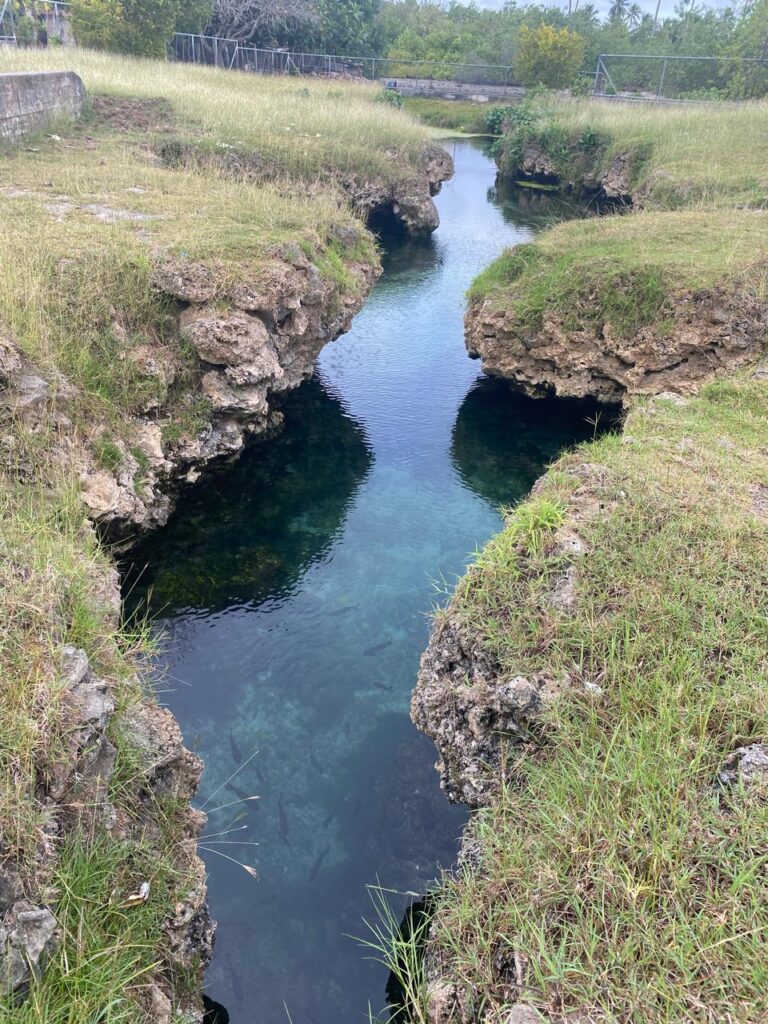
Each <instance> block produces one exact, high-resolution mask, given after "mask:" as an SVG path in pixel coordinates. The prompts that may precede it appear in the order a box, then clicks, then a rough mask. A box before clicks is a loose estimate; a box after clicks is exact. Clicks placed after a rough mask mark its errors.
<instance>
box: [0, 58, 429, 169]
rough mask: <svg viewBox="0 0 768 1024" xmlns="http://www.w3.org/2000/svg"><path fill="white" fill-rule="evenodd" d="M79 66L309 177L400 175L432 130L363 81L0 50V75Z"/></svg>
mask: <svg viewBox="0 0 768 1024" xmlns="http://www.w3.org/2000/svg"><path fill="white" fill-rule="evenodd" d="M35 69H39V70H56V69H64V70H71V71H76V72H77V73H78V74H79V75H80V77H81V78H82V79H83V81H84V82H85V85H86V88H87V89H88V91H89V92H90V93H92V94H102V95H110V96H120V97H128V96H130V97H141V98H144V99H152V98H157V97H162V98H163V99H164V100H165V101H167V102H168V103H169V104H170V106H171V108H172V110H173V113H174V115H175V117H176V119H177V121H178V123H179V128H178V130H179V132H180V134H182V135H183V137H184V138H185V139H186V140H189V141H190V142H194V143H195V144H197V145H199V146H201V147H208V148H213V149H218V150H220V151H221V150H224V151H225V152H227V151H230V150H234V151H235V152H245V153H254V152H255V153H258V154H259V155H260V156H261V157H262V158H263V159H264V160H267V161H274V162H275V163H276V164H277V166H278V169H279V170H280V171H281V172H283V173H288V174H290V175H294V176H298V177H300V178H302V179H305V180H306V179H314V178H317V177H323V178H324V177H326V176H327V175H329V174H331V175H333V174H340V173H341V174H347V175H352V176H354V177H356V178H359V179H362V180H366V179H371V178H373V177H380V178H381V179H382V180H383V181H395V180H399V178H400V177H402V176H404V175H406V174H408V173H412V164H413V162H414V161H415V160H417V158H418V155H419V152H420V151H421V148H422V147H423V145H424V139H425V133H424V129H423V128H422V127H421V126H420V125H419V124H418V123H417V122H416V121H415V120H413V119H411V118H409V117H408V116H407V115H406V114H404V113H403V112H402V111H400V110H396V109H395V108H394V107H392V106H391V105H389V104H387V103H379V102H377V101H376V97H377V95H378V94H379V92H380V90H379V89H378V87H377V86H375V85H368V84H367V83H363V82H354V83H349V82H332V83H329V82H327V81H325V82H324V81H322V80H313V79H311V78H291V77H289V76H274V77H269V76H256V75H249V74H245V73H242V74H241V73H236V72H231V71H226V70H223V69H221V68H209V67H202V66H197V65H191V64H175V63H167V62H165V61H157V60H139V59H136V58H123V57H119V56H115V55H114V54H108V53H101V52H96V51H88V50H79V49H78V50H63V49H58V50H57V49H49V50H21V49H19V50H15V49H11V48H10V47H5V48H3V50H2V51H0V72H2V71H21V70H35Z"/></svg>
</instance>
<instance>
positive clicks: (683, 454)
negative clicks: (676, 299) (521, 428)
mask: <svg viewBox="0 0 768 1024" xmlns="http://www.w3.org/2000/svg"><path fill="white" fill-rule="evenodd" d="M767 430H768V392H767V391H766V387H765V379H764V377H763V376H762V375H756V376H750V377H740V378H739V379H733V380H729V381H722V382H718V383H716V384H712V385H710V386H709V387H707V388H706V389H705V391H704V392H703V393H702V394H701V395H700V396H699V397H697V398H696V399H693V400H690V401H688V402H685V403H680V404H678V403H676V402H672V401H658V400H657V401H655V402H654V403H653V404H651V405H645V406H640V407H638V408H636V409H635V411H634V412H633V413H632V414H631V417H630V419H629V422H628V423H627V425H626V428H625V435H624V436H620V435H609V436H606V437H604V438H603V439H602V440H600V441H598V442H596V443H594V444H591V445H589V446H588V447H586V448H584V449H582V450H580V451H577V452H575V453H573V454H570V455H567V456H566V457H565V458H563V459H561V460H560V461H559V462H558V463H557V464H556V465H555V466H554V468H553V469H551V470H550V472H549V473H548V474H547V476H546V477H544V478H543V481H542V484H541V485H540V487H539V489H538V490H537V494H536V496H535V497H534V498H532V499H530V500H529V501H528V502H527V503H525V504H524V505H522V506H521V507H520V508H518V509H517V510H516V511H514V512H512V513H511V514H510V516H509V519H508V525H507V528H506V529H505V531H504V532H502V533H501V534H500V535H499V536H498V537H497V538H496V539H495V540H494V541H492V542H491V543H490V544H489V545H488V547H487V548H486V549H485V550H484V551H483V552H482V553H481V555H480V556H479V558H478V561H477V564H476V566H475V567H474V568H472V569H471V570H470V572H469V573H468V575H467V576H466V577H465V579H464V580H463V581H462V582H461V583H460V584H459V587H458V589H457V592H456V595H455V597H454V599H453V603H452V606H451V608H450V610H449V612H448V614H449V615H450V617H451V619H452V621H453V622H454V624H458V625H459V626H460V628H461V629H463V630H466V631H467V632H468V633H469V634H470V635H471V636H472V637H473V638H476V639H477V640H478V641H479V642H480V646H481V648H482V650H483V651H484V652H485V654H486V655H487V657H488V659H489V661H490V663H491V664H497V665H498V674H499V676H500V677H501V678H511V677H513V676H518V675H528V674H530V673H533V672H537V671H546V672H547V673H548V674H549V675H551V676H552V677H554V678H560V677H567V678H568V680H569V681H570V683H571V687H572V690H571V694H570V696H569V695H568V693H566V695H565V696H564V697H563V698H562V699H561V700H560V701H559V702H557V704H556V705H555V706H553V708H552V709H551V711H550V713H549V714H548V715H547V717H546V718H545V721H544V723H543V724H542V731H543V734H544V735H545V736H546V743H544V744H543V745H535V744H532V745H530V746H528V747H527V748H523V750H522V752H521V751H520V748H518V750H517V753H514V752H510V754H509V763H508V772H507V782H506V784H505V785H504V786H503V787H502V791H501V793H500V796H499V798H498V800H497V801H496V802H495V803H494V804H493V806H491V807H489V808H487V809H484V810H482V811H481V812H479V817H478V818H477V820H476V822H475V825H474V829H473V831H475V832H476V834H477V835H478V836H479V837H480V839H481V843H482V856H481V860H480V862H479V864H478V866H477V867H476V869H472V868H467V869H466V870H464V871H462V872H460V873H459V875H458V876H457V877H455V878H453V879H448V880H447V882H446V885H445V889H444V890H443V892H442V894H441V895H440V897H439V898H438V910H437V913H436V916H435V918H434V921H433V934H434V935H435V940H434V950H435V952H436V953H437V955H438V956H439V957H441V958H443V960H444V964H445V965H446V966H444V969H443V973H444V975H445V976H447V977H448V978H449V979H450V980H451V981H454V980H455V981H456V982H457V983H458V984H459V985H460V986H463V987H465V988H466V991H467V993H468V994H469V996H468V999H469V1004H470V1006H471V1007H472V1009H473V1011H474V1012H475V1013H477V1012H478V1011H479V1009H480V1007H483V1008H484V1012H485V1016H484V1017H483V1019H485V1020H497V1019H502V1015H501V1010H502V1007H503V1006H504V1005H508V1004H507V1003H506V1000H507V999H508V998H509V996H508V994H506V995H505V985H508V983H509V982H508V979H507V981H506V982H505V980H504V978H503V977H502V976H501V975H500V974H499V970H498V966H497V965H498V963H499V960H500V959H503V958H504V955H505V954H506V955H507V957H508V958H510V959H511V958H512V954H513V953H514V954H515V955H516V960H515V963H516V964H517V965H518V966H519V968H520V970H521V972H522V977H521V978H518V979H517V983H518V984H519V986H520V988H519V989H517V990H516V991H517V992H518V996H519V998H521V999H523V1000H525V1001H529V1002H531V1003H532V1004H534V1005H535V1006H536V1007H538V1008H539V1009H540V1010H542V1011H544V1012H547V1013H549V1014H551V1017H549V1018H548V1019H552V1020H555V1021H560V1020H563V1021H565V1020H571V1019H572V1018H570V1017H568V1016H567V1014H568V1012H570V1011H577V1010H578V1011H581V1013H582V1014H583V1016H578V1017H574V1018H573V1019H574V1020H576V1019H578V1020H579V1021H584V1022H606V1024H607V1022H617V1021H622V1022H623V1024H684V1022H690V1024H693V1022H697V1024H715V1022H723V1021H733V1022H738V1024H759V1022H762V1021H764V1020H765V1019H766V1012H768V1001H767V998H766V990H767V986H768V966H767V964H766V958H765V937H766V933H767V932H768V909H767V908H768V873H767V872H766V871H765V864H766V857H768V803H767V802H766V800H765V790H764V789H763V790H762V791H757V792H756V793H754V794H752V795H749V794H748V793H747V792H746V791H742V790H741V789H740V788H739V787H737V788H736V789H735V790H734V791H730V792H729V791H724V790H722V789H720V788H718V786H717V784H716V780H717V775H718V772H719V770H720V769H721V767H722V765H723V763H724V761H725V760H726V757H727V756H728V754H729V753H730V752H731V751H732V750H734V749H735V748H736V747H739V746H742V745H745V744H749V743H752V742H755V741H763V742H765V740H766V738H767V737H768V694H767V693H766V688H765V675H766V671H768V620H767V619H766V605H767V602H768V533H767V532H766V503H765V495H766V494H768V458H767V457H766V449H765V437H766V431H767ZM585 464H586V465H585ZM562 524H565V525H569V524H571V525H574V524H575V527H576V530H577V532H578V535H579V537H580V538H581V540H582V541H583V544H584V546H585V550H586V552H587V554H585V555H584V556H582V557H581V558H579V559H577V560H576V561H575V563H574V564H575V566H576V570H575V577H574V601H573V602H572V604H571V605H570V606H569V608H568V609H567V610H566V609H561V610H556V609H555V608H554V607H552V605H550V604H548V602H547V600H546V595H547V593H548V592H550V591H551V590H552V587H553V585H554V583H555V581H556V580H557V579H558V578H560V577H561V576H562V574H563V572H564V571H565V570H566V569H567V567H568V565H569V564H571V562H570V560H569V558H568V556H564V555H563V554H562V552H560V551H558V550H557V549H556V548H555V546H554V544H553V538H554V536H555V531H556V529H557V528H558V527H559V526H560V525H562ZM586 683H588V684H590V685H591V686H592V687H593V688H592V690H588V689H587V688H586V687H585V685H584V684H586ZM595 687H597V688H599V689H595ZM507 993H508V989H507ZM497 1014H498V1016H497ZM471 1019H476V1017H475V1016H472V1017H471Z"/></svg>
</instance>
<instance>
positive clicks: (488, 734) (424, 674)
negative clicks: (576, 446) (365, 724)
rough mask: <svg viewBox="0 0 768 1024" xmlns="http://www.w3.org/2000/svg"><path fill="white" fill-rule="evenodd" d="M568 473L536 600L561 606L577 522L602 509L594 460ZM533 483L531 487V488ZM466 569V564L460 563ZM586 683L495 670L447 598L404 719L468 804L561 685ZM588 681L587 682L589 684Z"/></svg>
mask: <svg viewBox="0 0 768 1024" xmlns="http://www.w3.org/2000/svg"><path fill="white" fill-rule="evenodd" d="M563 472H566V473H567V474H568V475H570V476H572V477H574V478H575V480H576V481H577V485H576V487H575V488H574V489H573V492H572V495H571V500H570V514H569V515H568V517H567V519H566V521H565V522H564V523H563V525H562V526H560V527H559V528H558V530H557V531H556V532H555V535H554V538H553V541H552V552H553V555H554V556H555V557H557V558H558V559H559V560H560V564H561V568H560V570H559V572H558V573H557V575H556V576H555V577H554V578H553V579H552V580H551V584H550V588H549V590H548V591H547V592H546V593H545V594H544V595H543V597H542V602H543V604H544V605H545V606H547V607H549V608H555V609H558V610H560V611H562V612H564V613H566V614H567V613H568V612H569V611H571V610H572V609H573V607H574V602H575V594H574V575H575V573H576V572H577V571H578V566H579V563H580V561H581V560H582V559H583V558H584V557H587V555H588V552H587V548H586V545H585V542H584V540H583V539H582V537H581V536H580V533H579V525H580V524H581V523H583V522H585V521H586V520H587V519H588V518H589V517H591V516H593V515H595V514H596V513H597V512H598V511H600V510H601V509H604V507H605V505H604V503H603V504H602V505H601V504H600V502H598V501H597V500H596V499H595V497H594V493H593V485H594V482H595V481H596V480H599V478H600V475H601V473H602V467H600V466H597V465H593V464H591V463H578V464H575V465H570V466H568V467H567V469H565V470H564V471H563ZM537 489H538V485H537V486H534V489H533V493H534V494H535V493H536V492H537ZM468 572H469V574H470V575H471V574H472V572H473V570H472V568H470V569H469V570H468ZM574 686H579V687H581V688H582V689H583V688H584V687H586V689H587V690H588V691H589V692H593V690H592V687H591V684H587V683H584V681H583V680H578V681H577V680H572V679H570V678H569V677H567V676H565V677H555V676H553V675H552V674H550V673H547V672H537V673H534V674H532V675H523V674H515V673H510V672H509V671H508V670H503V669H502V667H501V665H500V664H499V663H498V662H497V661H496V659H495V658H494V657H493V655H492V654H491V653H490V652H489V650H488V648H487V647H485V646H484V644H483V642H482V638H481V637H479V636H478V635H477V634H476V631H475V630H474V629H473V627H472V625H471V624H469V623H466V622H464V621H463V619H462V615H461V612H460V610H459V609H458V608H457V607H456V606H455V605H449V607H448V609H447V610H446V611H445V612H444V613H442V614H441V615H440V616H438V618H437V620H436V622H435V625H434V627H433V629H432V633H431V635H430V640H429V645H428V647H427V649H426V651H425V652H424V654H423V655H422V657H421V665H420V668H419V675H418V679H417V682H416V687H415V689H414V691H413V695H412V698H411V719H412V720H413V722H414V724H415V725H416V727H417V728H418V729H420V730H421V731H422V732H424V733H426V734H427V735H428V736H429V737H430V738H431V739H432V740H434V743H435V746H436V747H437V750H438V752H439V754H440V760H439V762H438V764H437V766H436V767H437V769H438V771H439V772H440V784H441V786H442V788H443V789H444V791H445V793H446V795H447V796H448V798H449V799H450V800H455V801H460V802H462V803H465V804H467V805H468V806H470V807H480V806H483V805H484V804H487V803H489V802H490V801H491V800H492V799H493V797H494V794H495V792H496V790H497V787H498V784H499V780H500V779H501V777H502V768H503V764H502V760H503V757H504V752H505V749H506V750H508V749H509V747H510V746H517V747H523V746H524V745H525V744H528V743H532V744H533V745H537V744H538V743H539V742H540V741H541V729H542V726H541V717H542V712H544V711H545V710H546V709H547V707H548V706H550V705H551V704H552V702H553V701H555V700H557V698H558V697H559V696H560V694H562V693H563V692H564V691H566V690H569V689H571V688H572V687H574ZM594 692H597V691H596V688H595V691H594Z"/></svg>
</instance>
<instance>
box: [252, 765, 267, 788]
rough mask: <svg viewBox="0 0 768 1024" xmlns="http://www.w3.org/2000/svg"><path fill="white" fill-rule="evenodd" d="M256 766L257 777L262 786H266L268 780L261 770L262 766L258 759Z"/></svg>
mask: <svg viewBox="0 0 768 1024" xmlns="http://www.w3.org/2000/svg"><path fill="white" fill-rule="evenodd" d="M254 767H255V768H256V778H257V779H258V780H259V782H260V783H261V784H262V786H266V784H267V780H266V779H265V778H264V772H263V771H262V770H261V768H259V763H258V761H257V762H256V764H255V765H254Z"/></svg>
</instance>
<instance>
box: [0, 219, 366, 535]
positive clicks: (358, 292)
mask: <svg viewBox="0 0 768 1024" xmlns="http://www.w3.org/2000/svg"><path fill="white" fill-rule="evenodd" d="M338 230H339V231H340V232H343V233H344V239H345V241H346V243H347V244H351V243H353V242H354V241H355V238H350V232H355V233H356V232H358V231H359V229H358V228H356V227H353V226H352V225H342V226H340V227H339V229H338ZM379 272H380V267H379V265H378V263H377V262H376V261H375V260H374V259H371V258H368V259H362V258H361V259H360V260H357V261H355V260H350V261H348V262H347V263H346V264H345V275H346V282H345V284H346V287H343V288H342V287H341V286H340V284H339V282H338V281H337V280H336V279H335V278H334V276H333V275H332V274H323V273H322V271H321V269H320V268H319V267H318V266H317V265H316V264H315V263H313V262H312V261H311V260H309V259H308V258H307V257H306V256H305V255H304V254H303V252H302V251H301V250H300V249H299V248H298V247H297V246H290V247H285V248H283V250H281V252H280V253H276V254H275V255H274V257H273V258H272V259H271V261H269V262H268V263H267V264H266V265H262V266H261V267H260V268H259V271H258V275H257V276H254V278H253V279H251V280H242V281H239V282H236V283H234V284H233V283H230V282H227V281H226V279H225V280H224V281H223V282H222V277H223V276H224V275H222V274H221V272H220V271H219V270H218V268H217V267H216V266H215V265H214V264H211V265H207V264H200V263H194V262H192V261H180V260H175V259H171V258H169V257H163V256H160V257H159V258H158V262H157V266H156V269H155V271H154V276H153V283H154V286H155V287H156V289H157V291H158V292H159V293H160V294H161V295H163V296H165V297H167V298H168V299H170V300H172V302H173V303H175V305H176V309H177V318H178V332H179V335H180V336H181V338H182V339H184V340H186V342H187V343H188V344H189V345H190V346H191V347H192V349H193V350H194V353H195V356H194V357H193V358H196V359H197V369H196V372H195V373H194V375H193V376H194V379H193V380H191V381H190V382H189V383H188V384H187V385H186V388H185V390H183V391H182V392H181V393H178V391H179V389H178V388H177V389H176V391H177V393H176V394H175V395H174V398H173V405H172V406H169V404H168V403H167V401H166V400H165V399H164V398H162V397H159V396H163V395H166V394H167V392H168V387H169V386H170V385H171V384H173V383H174V379H175V375H176V373H177V369H176V367H177V364H178V352H177V351H175V350H174V347H173V344H171V343H168V342H161V341H159V340H155V341H153V342H152V343H150V342H149V341H148V342H147V343H146V344H140V345H137V346H135V347H129V346H127V345H126V352H125V358H126V359H130V360H132V362H133V364H134V368H135V370H136V372H137V374H138V376H139V378H140V379H143V380H145V381H146V382H147V387H146V395H145V397H144V399H143V406H142V412H141V414H140V415H138V416H136V417H135V419H134V420H133V422H132V423H131V424H129V425H128V427H127V428H126V429H124V430H123V429H121V433H120V436H117V437H112V436H110V437H109V446H110V452H111V454H112V461H113V462H116V464H115V465H110V466H109V467H104V466H100V465H98V462H97V460H96V458H95V457H94V454H93V451H94V448H97V447H98V441H99V437H98V434H95V435H94V437H93V439H92V440H91V443H90V445H89V444H85V445H83V444H79V443H78V442H77V441H75V439H74V437H73V432H71V431H70V429H69V428H70V427H71V426H72V423H71V421H70V415H69V414H70V412H71V408H72V405H73V403H74V402H76V401H77V393H76V390H75V389H74V388H73V387H72V385H71V384H70V383H69V382H67V381H66V380H64V379H63V378H61V377H60V375H57V374H52V373H51V372H46V371H44V370H42V369H40V368H38V367H34V366H31V365H30V364H29V362H28V360H27V359H25V357H24V356H23V355H22V353H21V351H20V349H19V348H18V347H17V346H16V345H14V343H13V342H12V341H11V340H9V339H7V338H2V339H0V421H2V419H6V420H11V419H13V420H16V421H18V420H22V421H23V422H24V423H25V425H26V426H27V427H28V428H30V429H33V430H36V429H39V428H41V427H43V426H53V427H55V428H56V429H57V430H58V433H59V441H58V445H59V449H60V452H61V454H62V457H64V456H65V453H66V459H67V460H68V461H69V462H70V463H72V462H74V463H75V465H77V466H79V472H80V479H81V488H82V497H83V502H84V504H85V505H86V508H87V509H88V513H89V517H90V518H91V520H92V521H93V522H94V523H96V524H98V525H99V527H100V528H101V529H102V530H105V531H106V532H108V533H109V535H110V538H111V539H113V540H116V541H119V540H120V539H121V538H122V537H125V536H131V537H132V536H135V535H136V533H137V531H142V530H147V529H152V528H155V527H157V526H162V525H163V524H164V523H165V522H166V521H167V519H168V516H169V514H170V511H171V509H172V507H173V498H174V495H175V492H176V491H177V489H178V487H179V486H180V485H181V484H182V483H184V482H193V481H194V480H196V479H197V477H198V476H199V474H200V472H201V470H202V468H203V467H204V466H205V465H206V464H207V463H209V462H211V461H213V460H215V459H218V458H221V457H222V456H231V455H235V454H237V453H238V452H240V451H241V450H242V449H243V447H244V446H245V444H246V442H247V440H248V439H251V438H258V437H266V436H268V435H269V434H270V433H273V432H275V431H277V430H278V429H279V428H280V425H281V422H282V415H281V413H280V412H279V410H278V408H277V405H278V403H279V400H280V396H281V395H282V394H284V393H285V392H286V391H288V390H290V389H292V388H295V387H298V385H299V384H300V383H301V382H302V381H303V380H305V379H307V378H308V377H309V376H311V374H312V371H313V369H314V365H315V360H316V359H317V356H318V354H319V352H320V350H321V348H322V347H323V345H325V344H326V342H329V341H331V340H333V339H334V338H336V337H337V336H338V335H339V334H341V333H343V332H344V331H346V330H348V328H349V326H350V323H351V321H352V318H353V316H354V315H355V313H357V311H358V310H359V309H360V307H361V305H362V303H363V300H364V298H365V296H366V295H367V294H368V292H369V291H370V288H371V286H372V284H373V282H374V281H375V279H376V277H377V276H378V274H379ZM113 331H114V333H115V334H116V335H117V336H118V337H119V336H120V332H123V334H124V331H123V329H122V327H121V326H120V324H115V325H113ZM186 410H189V415H188V420H189V425H188V426H184V427H183V428H182V429H180V430H178V429H176V430H174V432H173V434H172V436H170V437H169V436H166V435H167V430H166V428H167V427H168V425H169V424H171V423H174V424H175V423H177V422H178V420H179V419H181V420H182V422H183V421H184V418H185V413H186ZM96 430H97V431H98V428H96ZM6 441H7V443H8V444H12V441H13V434H12V432H10V431H9V432H8V434H7V437H6ZM6 457H7V460H8V461H9V462H11V461H12V460H13V458H14V453H13V452H8V453H7V456H6ZM14 471H15V472H17V473H18V472H19V471H20V467H19V466H15V467H14Z"/></svg>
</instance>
